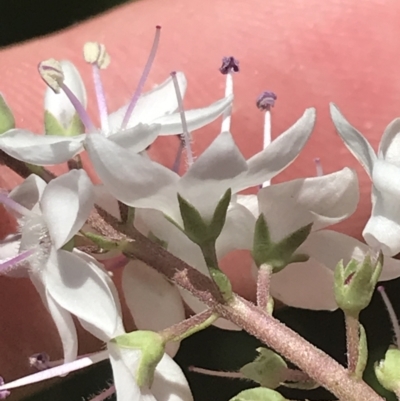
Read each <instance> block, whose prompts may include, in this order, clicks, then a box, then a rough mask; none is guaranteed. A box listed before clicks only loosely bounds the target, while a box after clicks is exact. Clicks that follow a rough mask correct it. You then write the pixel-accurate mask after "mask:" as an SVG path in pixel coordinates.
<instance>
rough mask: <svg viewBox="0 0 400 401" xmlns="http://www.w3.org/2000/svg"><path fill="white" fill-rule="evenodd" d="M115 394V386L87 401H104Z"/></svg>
mask: <svg viewBox="0 0 400 401" xmlns="http://www.w3.org/2000/svg"><path fill="white" fill-rule="evenodd" d="M114 393H115V386H114V385H112V386H110V387H109V388H108V389H106V390H104V391H102V392H101V393H100V394H99V395H96V397H94V398H91V399H90V400H89V401H104V400H105V399H106V398H108V397H111V396H112V395H113V394H114Z"/></svg>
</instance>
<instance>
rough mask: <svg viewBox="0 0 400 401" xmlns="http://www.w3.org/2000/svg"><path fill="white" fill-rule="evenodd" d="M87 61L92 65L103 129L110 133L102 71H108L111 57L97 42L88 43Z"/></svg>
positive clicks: (85, 51) (85, 52)
mask: <svg viewBox="0 0 400 401" xmlns="http://www.w3.org/2000/svg"><path fill="white" fill-rule="evenodd" d="M83 56H84V58H85V61H86V62H87V63H89V64H91V65H92V72H93V81H94V88H95V92H96V99H97V107H98V109H99V115H100V123H101V129H102V131H103V132H109V130H110V127H109V124H108V110H107V102H106V96H105V92H104V87H103V83H102V81H101V76H100V70H101V69H106V68H107V67H108V65H109V64H110V56H109V55H108V53H107V52H106V47H105V46H104V45H103V44H101V43H97V42H87V43H85V46H84V47H83Z"/></svg>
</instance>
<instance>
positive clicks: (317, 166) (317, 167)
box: [314, 157, 324, 177]
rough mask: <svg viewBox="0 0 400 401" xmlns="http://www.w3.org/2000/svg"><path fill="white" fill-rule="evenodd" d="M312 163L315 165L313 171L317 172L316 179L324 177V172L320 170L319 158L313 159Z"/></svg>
mask: <svg viewBox="0 0 400 401" xmlns="http://www.w3.org/2000/svg"><path fill="white" fill-rule="evenodd" d="M314 163H315V169H316V171H317V177H322V176H323V175H324V170H323V168H322V163H321V159H320V158H319V157H316V158H315V159H314Z"/></svg>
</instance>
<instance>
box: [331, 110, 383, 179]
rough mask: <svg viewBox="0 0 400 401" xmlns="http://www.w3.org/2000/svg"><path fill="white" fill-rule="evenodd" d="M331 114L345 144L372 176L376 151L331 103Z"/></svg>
mask: <svg viewBox="0 0 400 401" xmlns="http://www.w3.org/2000/svg"><path fill="white" fill-rule="evenodd" d="M330 112H331V118H332V121H333V124H335V127H336V130H337V132H338V134H339V135H340V137H341V138H342V140H343V141H344V144H345V145H346V146H347V148H348V149H349V150H350V152H351V153H352V154H353V155H354V157H355V158H356V159H357V160H358V161H359V162H360V163H361V165H362V166H363V167H364V169H365V171H366V172H367V173H368V174H369V176H372V169H373V166H374V163H375V161H376V159H377V157H376V154H375V151H374V149H372V147H371V145H370V144H369V142H368V141H367V140H366V139H365V137H364V136H363V134H361V132H359V131H357V130H356V129H355V128H354V127H353V126H352V125H351V124H350V123H349V122H348V121H347V120H346V118H345V117H344V116H343V114H342V113H341V112H340V110H339V109H338V107H337V106H336V105H335V104H333V103H331V104H330Z"/></svg>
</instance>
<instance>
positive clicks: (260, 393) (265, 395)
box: [229, 387, 286, 401]
mask: <svg viewBox="0 0 400 401" xmlns="http://www.w3.org/2000/svg"><path fill="white" fill-rule="evenodd" d="M229 401H286V398H285V397H283V396H282V395H281V394H279V393H278V392H277V391H274V390H271V389H269V388H264V387H257V388H251V389H248V390H244V391H242V392H240V393H239V394H238V395H235V396H234V397H233V398H231V399H230V400H229Z"/></svg>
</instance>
